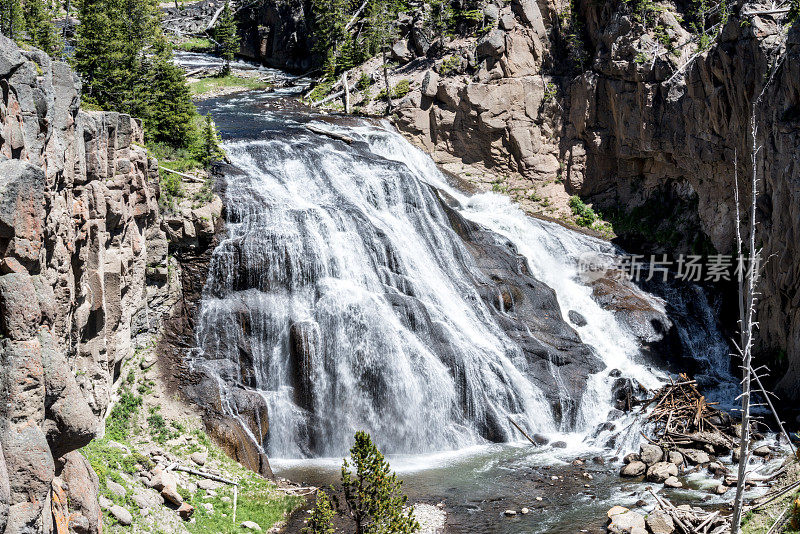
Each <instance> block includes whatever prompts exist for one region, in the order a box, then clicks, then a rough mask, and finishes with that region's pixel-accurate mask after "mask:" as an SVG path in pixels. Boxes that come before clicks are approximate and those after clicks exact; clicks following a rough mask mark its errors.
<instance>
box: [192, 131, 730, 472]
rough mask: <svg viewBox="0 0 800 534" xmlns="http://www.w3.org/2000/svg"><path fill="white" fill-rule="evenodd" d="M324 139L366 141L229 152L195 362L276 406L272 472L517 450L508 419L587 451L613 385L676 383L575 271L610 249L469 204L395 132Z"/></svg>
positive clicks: (499, 209) (307, 139) (278, 134)
mask: <svg viewBox="0 0 800 534" xmlns="http://www.w3.org/2000/svg"><path fill="white" fill-rule="evenodd" d="M324 126H325V127H326V128H330V129H335V128H338V129H341V130H342V131H343V132H346V133H347V135H348V136H351V137H354V138H355V142H354V143H353V144H352V146H346V145H345V144H344V143H342V142H340V141H335V140H333V139H328V138H325V137H321V136H319V135H315V134H311V133H309V132H308V131H306V130H305V129H303V128H302V127H298V125H296V124H292V125H288V123H287V124H284V125H283V126H282V128H281V129H280V130H277V131H276V130H273V131H269V132H263V133H262V134H260V135H255V136H253V138H248V139H238V140H231V141H228V142H227V143H226V144H225V149H226V151H227V153H228V156H229V158H230V160H231V162H232V166H233V168H234V169H233V170H230V171H229V172H227V173H226V178H225V179H226V206H227V221H226V230H225V231H226V234H225V236H224V238H223V239H222V240H221V242H220V243H219V245H218V246H217V248H216V249H215V250H214V253H213V257H212V261H211V267H210V271H209V275H208V280H207V284H206V288H205V291H204V297H203V301H202V306H201V311H200V317H199V321H198V328H197V343H198V347H199V351H198V354H197V356H196V360H195V363H196V364H198V365H203V366H204V367H205V368H206V369H208V370H210V371H211V372H213V373H214V374H215V375H216V376H217V377H219V381H220V383H221V384H228V385H234V384H238V385H241V386H243V387H247V388H250V389H253V390H256V391H258V392H259V393H260V394H261V395H262V396H263V397H264V399H265V400H266V403H267V406H268V412H269V428H270V429H269V433H268V437H267V442H266V443H265V444H263V445H264V446H265V449H266V451H267V453H268V454H269V455H271V456H275V457H283V458H298V457H307V456H336V455H341V454H343V453H344V452H345V451H346V449H347V448H348V446H349V443H350V440H351V439H352V435H353V433H354V432H355V431H356V430H361V429H364V430H368V431H369V432H371V433H372V435H373V437H374V439H375V440H376V442H377V443H378V445H379V446H380V447H381V448H382V450H384V451H385V452H388V453H421V452H432V451H440V450H449V449H457V448H463V447H467V446H469V445H473V444H476V443H482V442H484V441H486V440H492V441H511V440H518V439H520V438H521V436H520V435H519V434H518V433H516V431H515V430H514V428H513V426H512V425H511V423H510V421H509V419H513V420H514V421H515V422H516V423H518V424H520V425H521V426H522V427H523V428H525V429H526V430H527V431H528V432H529V433H542V434H554V433H560V434H561V435H563V434H564V433H571V435H573V436H575V437H576V438H577V439H582V438H583V437H585V436H586V435H588V433H589V432H590V431H592V430H593V429H594V428H595V427H596V425H597V423H598V422H602V421H605V420H606V418H607V417H608V414H609V412H610V411H612V409H613V404H612V398H611V393H610V392H611V388H612V384H613V382H614V380H615V377H618V376H620V375H622V376H624V377H628V378H631V379H634V380H636V381H638V382H639V383H641V384H643V385H644V386H646V387H651V388H652V387H657V386H658V385H659V383H660V382H661V380H663V379H664V377H665V376H666V375H665V373H663V372H661V371H659V370H657V369H653V368H651V367H649V366H648V365H647V364H646V363H644V362H643V361H642V359H641V357H640V356H641V354H640V345H641V343H640V340H639V339H638V338H637V337H636V335H635V333H634V332H632V331H631V329H630V328H628V327H626V326H625V325H624V324H622V323H621V322H620V321H619V320H618V318H617V317H616V316H615V315H614V313H612V312H611V311H608V310H606V309H603V308H602V307H601V306H600V305H599V304H598V303H597V302H596V301H595V299H593V298H592V289H591V287H589V286H588V285H586V284H585V283H584V282H583V281H582V279H581V276H580V273H579V272H578V261H579V258H580V257H581V255H583V254H586V253H593V254H601V255H608V256H613V255H616V254H619V253H620V252H621V251H619V250H617V249H616V248H615V247H614V246H613V245H611V244H609V243H606V242H604V241H601V240H598V239H594V238H592V237H589V236H585V235H582V234H579V233H576V232H573V231H570V230H568V229H566V228H563V227H562V226H560V225H558V224H555V223H551V222H546V221H541V220H537V219H533V218H530V217H527V216H525V215H524V214H523V213H522V212H521V211H520V210H519V209H518V208H517V207H515V206H514V205H513V204H512V203H511V202H510V201H509V200H508V199H507V198H505V197H502V196H500V195H495V194H491V193H484V194H478V195H472V196H470V195H466V194H464V193H462V192H460V191H459V190H457V189H456V188H454V187H452V186H451V185H450V184H448V181H447V179H446V177H445V176H443V175H442V174H441V173H440V171H439V170H438V169H437V168H436V166H435V165H434V164H433V162H432V161H431V160H430V158H428V157H427V156H426V155H425V154H424V153H422V152H421V151H419V150H417V149H416V148H414V147H413V146H411V145H410V144H409V143H408V142H407V141H405V140H404V139H403V138H402V136H400V135H399V134H398V133H397V132H395V131H393V130H391V129H390V128H389V127H387V126H386V125H382V124H373V123H367V122H361V121H358V122H355V123H354V124H351V125H349V126H346V127H345V126H333V125H330V124H326V125H324ZM465 235H467V237H465ZM470 236H472V237H470ZM470 239H472V240H470ZM487 251H488V252H487ZM516 258H522V260H520V263H521V265H517V266H516V267H515V265H516V264H515V262H516V261H517V260H516ZM507 265H510V266H511V267H510V268H511V270H512V271H513V272H511V274H510V275H508V276H507V277H506V278H504V276H506V275H505V274H504V273H505V272H506V271H504V270H503V269H506V268H507V267H505V266H507ZM498 266H500V267H498ZM501 267H502V269H501ZM515 269H516V270H515ZM520 288H522V289H520ZM640 296H641V298H643V299H647V301H648V302H650V303H651V304H652V306H653V307H654V308H656V309H660V310H662V311H663V310H664V307H665V305H666V302H665V301H664V299H662V298H660V297H657V296H654V295H650V294H647V293H644V292H640ZM570 310H574V311H577V312H579V313H580V314H581V315H583V316H584V317H585V319H586V324H585V325H584V326H580V327H578V326H569V325H568V323H567V322H566V317H567V314H568V312H569V311H570ZM710 320H711V321H712V324H713V317H712V318H711V319H710ZM709 329H710V330H711V329H713V327H709ZM708 343H712V344H713V343H717V340H714V339H712V340H711V341H709V342H708ZM612 369H615V370H617V371H618V372H617V373H612V375H613V376H611V375H610V374H609V371H610V370H612ZM221 387H224V386H221Z"/></svg>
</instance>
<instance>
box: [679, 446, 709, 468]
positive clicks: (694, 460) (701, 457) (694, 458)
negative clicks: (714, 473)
mask: <svg viewBox="0 0 800 534" xmlns="http://www.w3.org/2000/svg"><path fill="white" fill-rule="evenodd" d="M679 451H680V453H681V454H683V456H684V457H685V458H686V461H687V462H689V463H690V464H695V465H697V464H707V463H708V462H710V461H711V458H710V457H709V456H708V453H707V452H705V451H700V450H697V449H679Z"/></svg>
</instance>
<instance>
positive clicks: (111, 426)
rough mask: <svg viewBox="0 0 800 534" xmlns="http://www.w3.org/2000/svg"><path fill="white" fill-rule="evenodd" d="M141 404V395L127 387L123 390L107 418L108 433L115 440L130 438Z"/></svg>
mask: <svg viewBox="0 0 800 534" xmlns="http://www.w3.org/2000/svg"><path fill="white" fill-rule="evenodd" d="M141 405H142V398H141V397H140V396H138V395H134V394H133V393H131V392H130V391H128V390H127V389H125V390H123V392H122V395H121V396H120V398H119V401H117V403H116V404H115V405H114V408H112V410H111V414H110V415H109V416H108V419H107V420H106V435H107V436H108V437H109V438H110V439H113V440H115V441H124V440H126V439H128V437H129V436H130V433H131V429H132V428H133V425H135V424H136V420H137V412H138V411H139V407H140V406H141Z"/></svg>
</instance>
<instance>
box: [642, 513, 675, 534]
mask: <svg viewBox="0 0 800 534" xmlns="http://www.w3.org/2000/svg"><path fill="white" fill-rule="evenodd" d="M646 521H647V528H648V529H649V530H650V532H652V534H672V533H673V532H675V522H674V521H673V520H672V516H670V515H669V514H667V513H665V512H661V511H654V512H653V513H651V514H649V515H648V516H647V520H646Z"/></svg>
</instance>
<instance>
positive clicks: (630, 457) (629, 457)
mask: <svg viewBox="0 0 800 534" xmlns="http://www.w3.org/2000/svg"><path fill="white" fill-rule="evenodd" d="M641 460H642V458H641V456H639V455H638V454H637V453H635V452H631V453H629V454H626V455H625V457H624V458H623V459H622V461H623V462H624V463H626V464H629V463H631V462H640V461H641Z"/></svg>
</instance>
